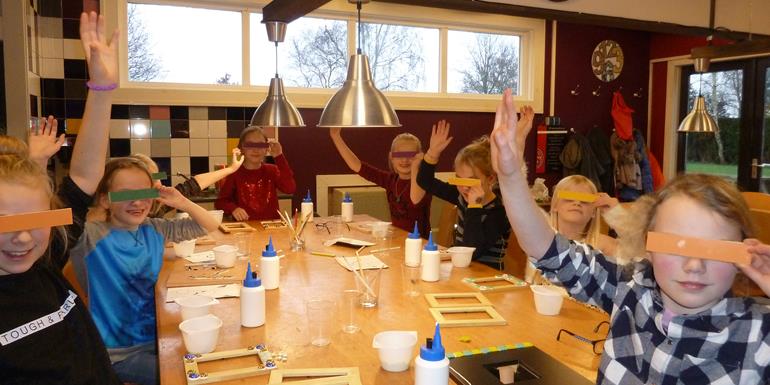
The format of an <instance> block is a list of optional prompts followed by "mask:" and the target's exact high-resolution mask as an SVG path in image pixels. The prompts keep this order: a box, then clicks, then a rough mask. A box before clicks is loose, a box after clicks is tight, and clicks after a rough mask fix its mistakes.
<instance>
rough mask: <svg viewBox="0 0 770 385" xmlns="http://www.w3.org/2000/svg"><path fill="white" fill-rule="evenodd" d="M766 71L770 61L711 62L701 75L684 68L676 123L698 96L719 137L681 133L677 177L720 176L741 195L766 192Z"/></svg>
mask: <svg viewBox="0 0 770 385" xmlns="http://www.w3.org/2000/svg"><path fill="white" fill-rule="evenodd" d="M769 68H770V58H761V59H747V60H740V61H730V62H721V63H712V64H711V66H710V68H709V71H708V72H705V73H702V74H701V73H695V71H694V69H693V67H686V68H685V69H683V72H682V75H683V76H682V82H681V83H682V84H681V87H682V92H681V95H682V97H681V100H680V121H681V119H683V118H684V117H685V116H686V115H687V114H688V113H689V112H690V110H691V109H692V105H693V102H694V100H695V98H696V97H697V96H698V95H699V94H700V95H703V97H704V98H705V100H706V108H707V109H708V111H709V113H710V114H711V116H712V117H713V118H714V119H715V120H716V121H717V124H718V126H719V132H718V133H717V134H708V133H680V134H679V148H678V151H677V170H678V171H679V172H684V173H706V174H714V175H719V176H722V177H725V178H727V179H729V180H731V181H733V182H735V183H737V185H738V187H739V188H740V189H741V190H744V191H765V192H767V191H770V164H765V163H770V123H768V119H769V118H768V116H769V114H770V110H769V109H770V96H769V95H768V94H770V91H768V87H770V69H769ZM762 166H767V169H766V172H765V174H767V176H764V177H763V176H762V168H763V167H762Z"/></svg>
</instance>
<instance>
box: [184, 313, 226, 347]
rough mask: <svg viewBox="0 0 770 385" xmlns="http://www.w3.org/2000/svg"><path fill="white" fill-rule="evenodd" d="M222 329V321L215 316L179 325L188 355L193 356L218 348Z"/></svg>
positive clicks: (211, 315) (209, 315) (210, 315)
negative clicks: (191, 354)
mask: <svg viewBox="0 0 770 385" xmlns="http://www.w3.org/2000/svg"><path fill="white" fill-rule="evenodd" d="M220 329H222V320H221V319H219V317H217V316H215V315H213V314H207V315H204V316H202V317H195V318H191V319H188V320H187V321H182V323H180V324H179V330H181V331H182V340H183V341H184V347H185V349H187V352H188V353H193V354H203V353H211V352H213V351H214V348H216V347H217V340H219V330H220Z"/></svg>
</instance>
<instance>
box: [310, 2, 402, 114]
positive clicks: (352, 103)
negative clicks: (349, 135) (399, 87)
mask: <svg viewBox="0 0 770 385" xmlns="http://www.w3.org/2000/svg"><path fill="white" fill-rule="evenodd" d="M348 2H350V3H356V9H357V10H358V48H357V50H356V54H355V55H353V56H351V57H350V63H349V65H348V76H347V78H346V79H345V82H344V83H343V84H342V88H340V89H339V90H337V92H336V93H335V94H334V95H333V96H332V97H331V99H329V101H328V102H327V103H326V107H324V110H323V112H322V113H321V119H320V120H319V122H318V125H317V126H318V127H401V123H399V121H398V116H397V115H396V112H395V111H394V110H393V107H392V106H391V105H390V102H388V99H386V98H385V95H383V94H382V92H380V90H378V89H377V87H376V86H375V85H374V80H373V79H372V71H371V70H370V69H369V68H370V67H369V58H368V57H367V56H366V55H364V54H362V53H361V3H362V2H368V0H348Z"/></svg>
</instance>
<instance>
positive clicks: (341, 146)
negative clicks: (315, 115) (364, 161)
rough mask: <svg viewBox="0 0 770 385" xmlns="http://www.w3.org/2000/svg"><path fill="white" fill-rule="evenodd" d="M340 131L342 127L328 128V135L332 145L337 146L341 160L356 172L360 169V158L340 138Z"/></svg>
mask: <svg viewBox="0 0 770 385" xmlns="http://www.w3.org/2000/svg"><path fill="white" fill-rule="evenodd" d="M341 132H342V128H340V127H331V128H329V136H331V137H332V142H333V143H334V147H336V148H337V152H339V153H340V156H341V157H342V160H344V161H345V164H347V165H348V167H350V169H351V170H352V171H353V172H355V173H358V171H359V170H361V159H358V156H356V154H355V153H353V150H351V149H350V147H348V144H347V143H345V141H344V140H343V139H342V133H341Z"/></svg>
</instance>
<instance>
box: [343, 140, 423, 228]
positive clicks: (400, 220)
mask: <svg viewBox="0 0 770 385" xmlns="http://www.w3.org/2000/svg"><path fill="white" fill-rule="evenodd" d="M341 131H342V129H341V128H340V127H332V128H330V129H329V135H330V136H331V138H332V142H334V146H335V147H336V148H337V152H339V153H340V156H342V159H343V160H344V161H345V164H347V165H348V167H350V170H352V171H353V172H355V173H357V174H358V175H360V176H361V177H362V178H364V179H366V180H368V181H370V182H372V183H374V184H376V185H378V186H380V187H382V188H384V189H385V195H386V197H387V200H388V208H389V209H390V221H391V222H392V223H393V226H396V227H398V228H400V229H402V230H405V231H409V232H411V231H412V230H413V229H414V223H415V222H417V228H418V229H419V230H420V235H421V236H422V237H424V238H427V237H428V233H429V232H430V202H431V196H430V194H426V193H425V190H423V189H422V188H420V186H418V185H417V180H416V175H417V170H416V166H417V165H419V163H420V162H419V161H420V159H421V154H422V143H420V139H418V138H417V137H416V136H414V135H412V134H409V133H406V132H405V133H402V134H399V135H396V137H395V138H393V141H392V142H391V143H390V152H389V153H388V166H389V167H390V170H382V169H379V168H377V167H374V166H372V165H371V164H369V163H366V162H362V161H361V160H360V159H359V158H358V156H356V154H355V153H354V152H353V151H352V150H351V149H350V147H348V145H347V143H345V141H344V140H343V139H342V134H341Z"/></svg>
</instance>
